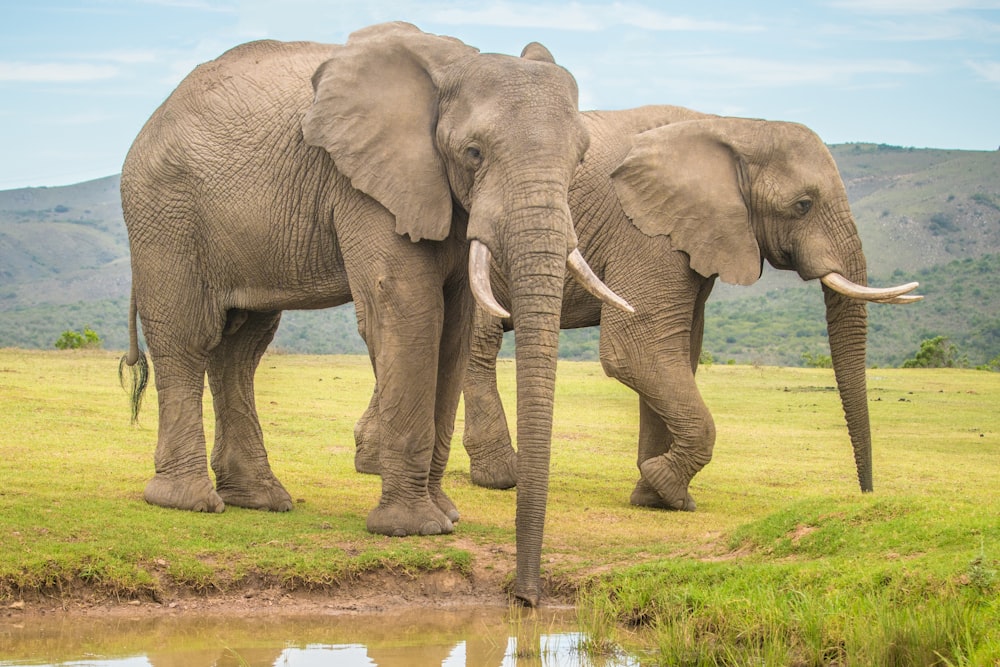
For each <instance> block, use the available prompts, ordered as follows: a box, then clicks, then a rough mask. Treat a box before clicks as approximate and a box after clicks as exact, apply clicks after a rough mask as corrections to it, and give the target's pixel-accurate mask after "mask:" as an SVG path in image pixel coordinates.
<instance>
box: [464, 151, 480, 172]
mask: <svg viewBox="0 0 1000 667" xmlns="http://www.w3.org/2000/svg"><path fill="white" fill-rule="evenodd" d="M465 157H466V158H468V160H469V162H470V163H472V166H474V167H478V166H479V165H481V164H482V163H483V153H482V151H480V150H479V149H478V148H476V147H475V146H469V147H468V148H466V149H465Z"/></svg>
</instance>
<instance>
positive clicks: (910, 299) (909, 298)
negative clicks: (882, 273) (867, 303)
mask: <svg viewBox="0 0 1000 667" xmlns="http://www.w3.org/2000/svg"><path fill="white" fill-rule="evenodd" d="M923 298H924V296H923V295H922V294H904V295H902V296H897V297H893V298H891V299H877V300H876V301H875V303H914V302H915V301H923Z"/></svg>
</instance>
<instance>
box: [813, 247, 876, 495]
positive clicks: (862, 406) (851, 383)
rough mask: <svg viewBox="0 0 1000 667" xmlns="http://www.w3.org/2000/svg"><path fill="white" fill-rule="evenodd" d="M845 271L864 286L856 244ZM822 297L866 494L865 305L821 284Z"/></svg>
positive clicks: (869, 487)
mask: <svg viewBox="0 0 1000 667" xmlns="http://www.w3.org/2000/svg"><path fill="white" fill-rule="evenodd" d="M845 269H846V272H845V276H846V277H847V278H848V279H849V280H851V281H852V282H854V283H856V284H858V285H865V284H867V275H866V274H867V269H866V266H865V257H864V254H862V252H861V249H860V243H858V248H857V250H856V251H855V252H853V253H851V254H850V255H849V256H848V257H847V258H846V259H845ZM823 297H824V300H825V301H826V322H827V332H828V334H829V340H830V356H831V358H832V360H833V371H834V374H835V375H836V378H837V388H838V390H839V391H840V400H841V403H842V404H843V406H844V416H845V417H846V419H847V431H848V433H849V434H850V437H851V446H852V447H853V448H854V462H855V465H856V466H857V471H858V483H859V484H860V485H861V490H862V491H863V492H870V491H872V490H873V487H872V436H871V426H870V424H869V421H868V388H867V380H866V377H865V358H866V348H867V335H868V311H867V305H866V302H865V301H863V300H860V299H855V298H851V297H848V296H845V295H843V294H840V293H838V292H837V291H835V290H834V289H832V288H830V287H829V286H828V285H827V284H825V283H824V284H823Z"/></svg>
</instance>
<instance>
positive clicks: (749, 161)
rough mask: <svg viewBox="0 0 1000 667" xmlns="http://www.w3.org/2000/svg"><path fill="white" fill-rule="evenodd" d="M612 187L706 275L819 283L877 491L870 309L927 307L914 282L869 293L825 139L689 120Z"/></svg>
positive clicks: (758, 124)
mask: <svg viewBox="0 0 1000 667" xmlns="http://www.w3.org/2000/svg"><path fill="white" fill-rule="evenodd" d="M612 180H613V182H614V187H615V190H616V193H617V195H618V198H619V201H620V202H621V205H622V208H623V209H624V211H625V213H626V214H627V215H628V216H629V218H630V219H631V220H632V222H633V223H634V224H635V225H636V226H637V227H638V228H639V229H640V230H642V232H644V233H645V234H647V235H650V236H654V235H667V236H669V237H670V240H671V244H672V245H673V246H674V247H675V248H677V249H678V250H681V251H683V252H685V253H686V254H687V255H688V256H689V257H690V266H691V268H692V269H693V270H694V271H697V272H698V273H699V274H701V275H702V276H705V277H711V276H714V275H718V276H719V277H720V278H721V279H722V280H723V281H725V282H729V283H735V284H740V285H749V284H752V283H753V282H755V281H756V280H757V279H758V278H759V277H760V274H761V268H762V262H763V260H764V259H767V261H768V262H769V263H771V264H772V265H773V266H774V267H776V268H779V269H790V270H795V271H797V272H798V274H799V275H800V276H801V277H802V279H803V280H813V279H819V280H821V282H822V283H823V292H824V298H825V301H826V315H827V325H828V333H829V341H830V352H831V356H832V359H833V366H834V372H835V374H836V378H837V385H838V388H839V391H840V397H841V401H842V404H843V407H844V413H845V416H846V419H847V426H848V431H849V433H850V437H851V444H852V446H853V448H854V459H855V463H856V465H857V473H858V482H859V483H860V486H861V490H862V491H866V492H867V491H871V490H872V469H871V431H870V426H869V422H868V403H867V394H866V379H865V348H866V339H867V311H866V302H867V301H874V302H894V303H902V302H908V301H911V300H916V299H919V298H920V297H918V296H904V295H906V294H907V293H908V292H909V291H911V290H912V289H914V288H915V287H916V286H917V284H916V283H910V284H908V285H903V286H901V287H897V288H887V289H873V288H869V287H866V284H867V270H866V265H865V256H864V254H863V252H862V250H861V239H860V238H859V236H858V232H857V227H856V225H855V222H854V218H853V216H852V215H851V210H850V206H849V204H848V199H847V193H846V190H845V188H844V184H843V181H842V180H841V178H840V175H839V173H838V170H837V166H836V164H835V162H834V160H833V157H832V156H831V155H830V152H829V150H828V149H827V148H826V146H825V145H824V144H823V142H822V141H821V140H820V138H819V137H818V136H816V134H815V133H813V132H812V131H811V130H809V129H808V128H806V127H804V126H802V125H798V124H794V123H784V122H774V121H762V120H748V119H738V118H722V117H709V118H704V119H698V120H689V121H684V122H680V123H675V124H671V125H666V126H662V127H659V128H656V129H653V130H649V131H646V132H643V133H642V134H640V135H638V136H637V137H636V138H635V141H634V144H633V146H632V149H631V151H630V152H629V154H628V156H627V157H626V159H625V160H624V161H623V163H622V164H621V165H620V166H619V167H618V168H617V169H616V170H615V171H614V173H613V174H612Z"/></svg>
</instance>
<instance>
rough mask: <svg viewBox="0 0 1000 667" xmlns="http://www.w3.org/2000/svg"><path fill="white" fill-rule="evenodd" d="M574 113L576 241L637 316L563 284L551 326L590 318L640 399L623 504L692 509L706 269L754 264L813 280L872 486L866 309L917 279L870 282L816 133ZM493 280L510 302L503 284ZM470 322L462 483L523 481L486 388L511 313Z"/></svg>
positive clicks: (700, 435) (709, 430) (734, 122)
mask: <svg viewBox="0 0 1000 667" xmlns="http://www.w3.org/2000/svg"><path fill="white" fill-rule="evenodd" d="M582 115H583V118H584V123H585V125H586V126H587V128H588V130H589V132H590V135H591V145H590V149H589V150H588V152H587V155H586V159H585V161H584V162H583V164H582V165H581V166H580V168H579V170H578V171H577V174H576V176H575V178H574V181H573V185H572V186H571V188H570V210H571V211H572V213H573V218H574V223H575V224H576V231H577V235H578V237H579V240H580V248H581V250H582V251H583V252H584V254H585V256H586V257H587V259H588V261H589V262H590V264H591V265H592V266H593V267H594V270H595V271H596V272H597V274H598V275H599V276H602V277H603V279H604V281H605V282H606V283H607V285H608V286H609V287H611V288H612V289H613V290H615V291H616V292H617V293H618V294H621V295H622V296H623V297H624V298H626V299H627V300H628V301H629V302H630V303H631V304H632V305H633V306H634V307H635V309H636V314H635V316H631V317H621V316H619V315H618V313H616V312H614V311H613V310H610V309H608V308H603V307H602V304H601V303H600V302H598V301H597V300H596V299H594V298H593V297H591V296H590V295H589V294H587V293H586V292H585V291H583V290H581V289H579V288H577V287H576V286H575V285H573V284H570V283H567V284H566V293H565V296H564V299H563V311H562V326H563V327H564V328H574V327H583V326H593V325H596V324H600V325H601V333H600V357H601V363H602V365H603V367H604V370H605V372H606V373H607V374H608V375H610V376H612V377H614V378H617V379H618V380H619V381H621V382H622V383H623V384H625V385H627V386H628V387H630V388H632V389H633V390H635V391H636V392H637V393H638V395H639V445H638V466H639V469H640V471H641V477H640V479H639V482H638V483H637V485H636V487H635V489H634V490H633V492H632V496H631V501H632V502H633V503H634V504H637V505H646V506H655V507H665V508H671V509H687V510H693V509H694V508H695V503H694V500H693V499H692V498H691V496H690V494H689V493H688V484H689V482H690V481H691V478H692V477H693V476H694V475H695V474H696V473H697V472H698V471H699V470H700V469H701V468H702V467H704V466H705V465H706V464H707V463H708V461H709V460H710V458H711V456H712V449H713V446H714V443H715V426H714V423H713V420H712V416H711V414H710V413H709V411H708V409H707V407H706V406H705V404H704V402H703V401H702V398H701V395H700V393H699V391H698V387H697V385H696V384H695V378H694V375H695V370H696V369H697V363H698V357H699V355H700V352H701V343H702V333H703V331H704V309H705V302H706V300H707V299H708V297H709V294H710V292H711V290H712V287H713V285H714V283H715V278H716V277H719V278H721V279H722V280H723V281H726V282H729V283H736V284H741V285H748V284H751V283H753V282H754V281H756V280H757V279H758V278H759V276H760V274H761V268H762V262H763V261H764V260H765V259H766V260H767V261H768V262H770V263H771V264H772V265H773V266H775V267H777V268H779V269H789V270H794V271H797V272H798V274H799V275H800V276H801V277H802V279H803V280H814V279H820V280H821V281H822V283H823V292H824V297H825V300H826V315H827V326H828V330H829V341H830V350H831V356H832V359H833V365H834V371H835V373H836V379H837V385H838V388H839V391H840V396H841V399H842V403H843V407H844V412H845V415H846V419H847V426H848V430H849V433H850V438H851V443H852V446H853V449H854V458H855V462H856V466H857V474H858V481H859V483H860V486H861V489H862V490H863V491H871V490H872V470H871V431H870V426H869V419H868V405H867V398H866V386H865V385H866V382H865V345H866V305H865V303H866V300H872V301H897V302H902V301H908V300H912V299H916V298H918V297H911V296H901V295H903V294H905V293H906V292H908V291H910V290H912V289H913V288H914V287H916V284H915V283H914V284H910V285H906V286H903V287H901V288H888V289H881V290H876V289H872V288H868V287H865V285H866V282H867V278H866V264H865V256H864V254H863V252H862V249H861V241H860V239H859V237H858V233H857V229H856V226H855V223H854V219H853V217H852V216H851V210H850V206H849V204H848V200H847V194H846V191H845V189H844V185H843V182H842V180H841V178H840V175H839V173H838V171H837V167H836V164H835V163H834V160H833V158H832V156H831V155H830V152H829V151H828V150H827V148H826V146H825V145H824V144H823V142H822V141H821V140H820V138H819V137H818V136H817V135H816V134H815V133H813V132H812V131H811V130H809V129H808V128H806V127H803V126H802V125H798V124H793V123H785V122H774V121H764V120H748V119H741V118H727V117H719V116H711V115H708V114H702V113H698V112H695V111H691V110H689V109H684V108H680V107H671V106H650V107H643V108H638V109H632V110H625V111H612V112H588V113H584V114H582ZM496 287H497V294H498V295H499V298H500V300H501V301H505V300H506V299H507V298H508V296H507V294H506V293H505V292H503V291H502V285H501V283H500V281H497V283H496ZM476 317H477V324H476V328H475V336H474V339H473V352H472V359H471V360H470V367H469V370H468V372H467V374H466V380H465V386H464V392H465V411H466V414H465V435H464V444H465V447H466V450H467V451H468V453H469V457H470V459H471V473H472V479H473V481H474V482H475V483H477V484H479V485H481V486H487V487H493V488H508V487H511V486H514V485H515V483H516V482H517V480H518V473H519V469H518V467H517V459H518V456H517V455H516V454H515V452H514V450H513V449H512V448H511V444H510V443H511V438H510V435H509V433H508V431H507V422H506V418H505V416H504V412H503V406H502V404H501V402H500V396H499V394H498V393H497V388H496V366H495V362H496V354H497V352H498V351H499V348H500V341H501V336H502V333H503V330H504V328H505V327H506V328H509V326H510V323H509V321H506V322H505V321H504V320H502V319H500V318H497V317H494V316H491V315H489V314H488V313H485V312H483V311H478V312H477V316H476ZM518 345H520V342H519V341H518ZM518 363H520V362H518ZM370 415H371V411H369V412H368V413H366V415H365V416H364V417H363V418H362V419H361V421H360V422H359V426H358V428H357V429H356V437H357V439H358V444H359V448H358V453H357V456H356V467H357V468H358V469H359V470H362V471H366V472H372V471H374V470H373V469H374V468H376V467H377V466H376V463H377V462H376V461H374V460H373V459H372V457H371V455H372V453H373V452H374V451H377V450H376V448H375V447H371V446H369V445H370V443H372V442H374V441H375V440H377V434H376V433H374V432H373V430H372V428H371V426H372V421H371V418H370Z"/></svg>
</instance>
